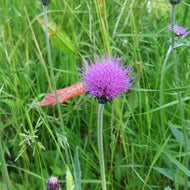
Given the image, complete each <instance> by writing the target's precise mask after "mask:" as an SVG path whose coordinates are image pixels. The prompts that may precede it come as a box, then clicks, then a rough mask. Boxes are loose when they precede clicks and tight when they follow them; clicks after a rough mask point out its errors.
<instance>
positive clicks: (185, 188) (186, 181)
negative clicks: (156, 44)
mask: <svg viewBox="0 0 190 190" xmlns="http://www.w3.org/2000/svg"><path fill="white" fill-rule="evenodd" d="M174 24H175V5H174V4H172V16H171V25H172V45H171V46H172V62H173V64H174V75H175V81H176V86H177V87H180V81H179V73H178V65H177V63H176V52H175V48H174V47H175V28H174ZM178 105H179V112H180V118H181V124H182V134H183V136H184V141H185V145H184V150H185V153H187V152H188V131H187V129H186V127H185V120H184V109H183V105H182V101H181V93H180V92H178ZM184 159H185V160H184V165H185V167H186V168H188V161H189V159H188V156H187V157H185V158H184ZM184 178H185V184H184V190H188V176H187V175H185V177H184Z"/></svg>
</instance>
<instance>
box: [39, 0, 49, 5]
mask: <svg viewBox="0 0 190 190" xmlns="http://www.w3.org/2000/svg"><path fill="white" fill-rule="evenodd" d="M41 2H42V4H43V5H44V6H48V5H49V3H50V0H41Z"/></svg>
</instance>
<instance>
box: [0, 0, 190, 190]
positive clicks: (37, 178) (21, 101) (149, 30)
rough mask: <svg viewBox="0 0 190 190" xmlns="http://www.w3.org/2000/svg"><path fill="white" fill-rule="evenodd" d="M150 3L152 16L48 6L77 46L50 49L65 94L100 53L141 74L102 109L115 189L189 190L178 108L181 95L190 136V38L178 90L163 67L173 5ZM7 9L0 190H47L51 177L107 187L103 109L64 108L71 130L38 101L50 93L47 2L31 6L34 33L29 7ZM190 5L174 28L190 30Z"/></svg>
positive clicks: (134, 9) (2, 33) (74, 4)
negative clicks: (42, 21) (44, 24)
mask: <svg viewBox="0 0 190 190" xmlns="http://www.w3.org/2000/svg"><path fill="white" fill-rule="evenodd" d="M100 2H101V3H100ZM151 2H152V4H151V5H152V9H151V12H148V9H147V1H146V0H144V1H143V0H140V1H133V0H131V1H124V0H122V1H119V0H113V1H95V0H94V1H84V0H76V1H65V0H63V1H55V0H52V1H51V3H50V5H49V6H48V21H49V22H51V23H54V24H55V25H56V27H58V28H59V29H60V30H62V31H64V33H65V35H67V37H68V38H69V40H70V42H71V43H66V40H67V39H66V37H65V36H64V37H63V38H62V41H63V42H62V45H63V44H64V43H65V44H66V45H68V46H64V47H63V46H61V45H60V44H55V42H53V41H52V43H51V54H52V62H53V69H54V74H55V82H56V86H57V89H61V88H64V87H67V86H70V85H72V84H74V83H75V82H77V81H78V80H79V76H78V70H77V68H79V67H81V66H82V62H83V61H84V60H88V57H90V58H91V59H92V60H93V58H94V54H95V53H96V54H97V55H98V56H101V55H102V54H103V53H104V52H106V53H111V54H113V55H114V54H118V55H119V56H120V57H122V58H123V60H126V64H127V65H128V64H131V65H133V67H134V71H135V83H134V84H133V86H132V89H130V90H129V91H128V92H127V93H125V94H123V95H122V96H121V97H120V98H119V99H115V100H113V101H112V102H111V103H109V104H106V105H105V108H104V121H103V127H104V128H103V130H104V151H105V154H104V158H105V167H106V179H107V188H108V189H110V190H120V189H121V190H124V189H126V190H135V189H156V190H157V189H160V190H163V189H164V188H166V187H168V189H169V187H171V189H177V190H183V189H184V185H185V184H186V182H185V179H186V178H185V176H188V177H190V170H189V168H187V167H186V164H185V158H187V157H189V156H190V155H189V151H187V152H185V142H184V135H183V126H182V122H181V117H180V113H179V110H180V109H179V104H178V93H179V92H180V93H181V96H182V106H183V109H184V118H185V122H184V125H185V127H186V128H187V130H189V128H190V112H189V107H190V95H189V94H190V88H189V87H190V85H189V84H190V66H189V62H190V50H189V42H190V36H186V37H185V38H183V39H179V41H180V43H185V44H188V45H187V46H181V47H177V48H176V61H175V62H176V63H177V64H178V70H179V83H180V87H176V81H175V76H174V65H173V63H172V56H171V55H170V56H169V57H168V60H167V62H166V65H165V68H164V69H163V64H164V60H165V57H166V53H167V51H168V48H169V44H168V41H169V39H170V37H171V34H170V33H169V32H168V29H167V25H168V23H169V22H170V20H171V6H170V5H169V3H168V1H160V2H157V1H156V0H155V1H151ZM0 4H1V6H0V7H1V16H0V42H1V43H0V84H1V85H0V135H1V138H0V140H1V142H0V143H1V146H2V150H3V151H1V152H3V153H4V155H2V154H1V160H0V171H1V175H0V189H2V190H5V189H6V186H7V184H9V186H10V187H7V188H8V190H10V189H11V190H25V189H31V190H33V189H34V190H35V189H45V184H46V180H47V179H48V178H49V176H50V175H55V176H58V177H59V179H60V181H61V188H62V189H66V179H67V184H68V183H69V182H71V183H72V180H73V183H75V184H76V186H77V187H78V188H77V189H80V188H79V187H80V183H81V186H82V188H81V189H83V190H89V189H90V190H91V189H92V190H99V189H101V179H100V171H99V160H98V147H97V111H98V104H97V102H96V101H95V100H94V98H89V97H88V96H87V95H86V94H83V95H81V96H78V97H75V98H73V99H70V100H68V101H67V102H66V103H64V104H61V113H62V116H63V117H62V118H63V123H64V129H63V128H62V127H61V124H60V120H59V119H58V118H59V116H58V110H57V107H56V106H54V107H37V106H34V105H32V104H31V103H30V102H31V101H33V102H34V101H35V102H36V101H40V100H41V99H42V97H43V96H44V95H45V94H46V93H49V92H50V91H51V90H50V89H51V88H52V87H50V85H49V83H48V77H49V78H50V76H49V75H50V68H49V64H48V59H47V50H46V40H45V32H44V30H43V28H42V26H41V25H40V24H39V22H38V19H39V18H41V19H43V7H42V5H41V3H40V0H34V1H26V0H25V1H24V6H25V8H26V10H27V15H28V16H29V19H30V23H31V26H32V29H33V31H34V34H32V32H31V28H30V26H29V23H28V20H27V16H26V14H25V12H24V8H23V5H22V1H13V0H4V1H2V2H1V3H0ZM123 5H125V6H123ZM189 7H190V2H189V0H184V1H183V2H182V3H181V4H179V5H177V6H176V16H175V20H176V22H177V23H178V24H181V25H182V24H183V26H184V27H189V28H190V23H189V22H188V9H189ZM186 17H187V19H186ZM34 35H35V37H36V41H37V44H38V46H39V49H38V48H37V46H36V43H35V41H34ZM50 39H51V38H50ZM51 40H52V39H51ZM124 42H125V43H124ZM56 43H58V42H56ZM72 48H73V49H72ZM71 50H72V51H71ZM40 54H41V55H42V57H41V56H40ZM43 60H44V63H45V64H46V67H47V70H48V73H49V74H47V73H46V71H45V67H44V65H43ZM162 76H163V84H162V85H161V84H160V82H161V78H162ZM161 86H162V88H163V89H161ZM160 94H161V95H162V101H161V103H160ZM188 145H189V141H188ZM77 147H78V148H77ZM0 148H1V147H0ZM4 162H5V163H6V164H3V163H4ZM6 169H7V172H6ZM69 172H70V174H71V175H72V177H71V176H69ZM80 175H81V176H80ZM186 185H187V184H186ZM188 185H189V187H190V184H188Z"/></svg>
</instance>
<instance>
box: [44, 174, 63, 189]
mask: <svg viewBox="0 0 190 190" xmlns="http://www.w3.org/2000/svg"><path fill="white" fill-rule="evenodd" d="M46 190H60V182H59V179H58V177H55V176H51V177H49V179H48V181H47V184H46Z"/></svg>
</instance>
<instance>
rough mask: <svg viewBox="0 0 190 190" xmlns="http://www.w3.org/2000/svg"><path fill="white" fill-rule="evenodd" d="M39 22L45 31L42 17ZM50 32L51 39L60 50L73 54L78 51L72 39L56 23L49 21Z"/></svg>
mask: <svg viewBox="0 0 190 190" xmlns="http://www.w3.org/2000/svg"><path fill="white" fill-rule="evenodd" d="M38 22H39V23H40V24H41V26H42V28H43V30H44V31H45V27H44V21H43V20H42V19H38ZM48 33H49V39H50V40H51V42H52V43H53V45H54V46H56V47H57V48H58V49H59V50H60V51H66V52H68V53H71V54H75V53H77V51H76V48H75V47H74V45H73V42H72V40H71V39H70V38H69V36H68V35H67V34H66V33H65V32H64V31H63V30H61V29H60V28H59V27H58V26H57V25H56V24H55V23H53V22H49V21H48Z"/></svg>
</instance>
